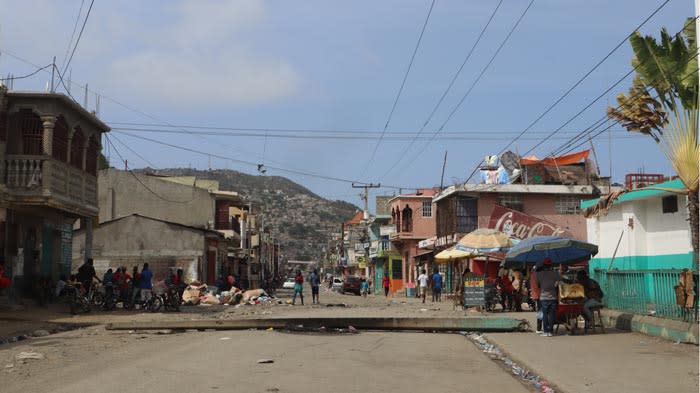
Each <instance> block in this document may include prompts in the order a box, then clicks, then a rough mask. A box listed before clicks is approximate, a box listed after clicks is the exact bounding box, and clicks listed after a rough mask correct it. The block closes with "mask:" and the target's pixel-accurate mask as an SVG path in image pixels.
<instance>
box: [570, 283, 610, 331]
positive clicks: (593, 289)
mask: <svg viewBox="0 0 700 393" xmlns="http://www.w3.org/2000/svg"><path fill="white" fill-rule="evenodd" d="M576 281H577V282H578V283H579V284H581V285H583V291H584V294H585V296H586V302H585V303H584V304H583V319H585V320H586V328H589V327H590V326H591V325H592V323H593V313H592V312H591V308H594V307H602V306H603V296H604V295H603V290H602V289H601V288H600V285H599V284H598V282H597V281H596V280H594V279H592V278H590V277H589V276H588V272H587V271H586V270H579V271H578V273H576Z"/></svg>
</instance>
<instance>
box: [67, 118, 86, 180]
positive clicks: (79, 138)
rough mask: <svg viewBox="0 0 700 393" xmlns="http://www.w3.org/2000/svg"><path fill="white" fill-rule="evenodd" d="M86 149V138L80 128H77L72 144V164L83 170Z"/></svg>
mask: <svg viewBox="0 0 700 393" xmlns="http://www.w3.org/2000/svg"><path fill="white" fill-rule="evenodd" d="M84 147H85V136H84V135H83V131H82V130H81V129H80V127H76V128H75V132H74V133H73V140H72V142H71V144H70V164H71V165H72V166H74V167H76V168H78V169H81V170H82V169H83V148H84Z"/></svg>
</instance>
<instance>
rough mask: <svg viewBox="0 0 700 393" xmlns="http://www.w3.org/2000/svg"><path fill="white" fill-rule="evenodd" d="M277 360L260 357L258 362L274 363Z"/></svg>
mask: <svg viewBox="0 0 700 393" xmlns="http://www.w3.org/2000/svg"><path fill="white" fill-rule="evenodd" d="M274 362H275V361H274V360H272V359H259V360H258V364H268V363H274Z"/></svg>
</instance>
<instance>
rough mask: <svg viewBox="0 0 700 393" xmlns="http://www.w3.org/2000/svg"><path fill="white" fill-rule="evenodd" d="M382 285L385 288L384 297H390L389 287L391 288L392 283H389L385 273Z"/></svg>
mask: <svg viewBox="0 0 700 393" xmlns="http://www.w3.org/2000/svg"><path fill="white" fill-rule="evenodd" d="M382 285H383V286H384V297H387V296H389V287H390V286H391V281H389V276H388V275H387V274H386V273H384V278H383V279H382Z"/></svg>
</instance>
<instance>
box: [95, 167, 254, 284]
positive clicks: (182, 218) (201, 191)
mask: <svg viewBox="0 0 700 393" xmlns="http://www.w3.org/2000/svg"><path fill="white" fill-rule="evenodd" d="M99 185H100V193H99V202H100V223H103V222H111V221H114V220H117V219H119V218H122V217H125V216H131V215H134V214H136V215H139V216H143V217H149V218H152V219H157V220H161V221H164V222H168V223H176V224H180V225H184V226H187V227H193V228H200V229H207V230H215V231H218V232H219V233H220V234H221V235H222V236H221V238H219V239H213V238H212V239H211V240H210V241H211V242H212V243H216V244H212V245H210V247H211V250H210V252H208V253H207V255H206V260H205V261H204V262H203V263H204V264H205V267H204V268H203V269H199V270H198V272H200V273H201V274H203V275H202V276H199V277H197V279H199V280H204V281H206V282H209V283H213V282H214V281H215V280H216V278H217V276H218V275H220V274H226V273H228V272H229V271H231V272H232V273H234V274H236V275H237V276H238V277H239V278H241V279H244V280H245V284H246V285H247V286H250V287H257V286H258V285H259V283H260V277H259V275H260V270H261V269H260V268H259V266H258V265H259V261H258V260H254V259H253V256H252V255H251V253H250V252H243V251H242V245H241V230H242V226H241V220H243V219H245V217H246V215H244V214H242V213H241V212H243V211H247V209H248V208H249V207H248V206H247V204H246V203H245V201H244V200H243V198H241V196H240V195H238V193H236V192H233V191H222V190H219V184H218V182H216V181H213V180H200V179H196V178H195V177H192V176H189V177H188V176H182V177H177V176H174V177H168V176H158V175H154V174H143V173H134V172H131V171H120V170H117V169H114V168H110V169H106V170H103V171H100V177H99ZM243 227H244V228H247V229H248V231H247V233H248V234H250V233H255V231H253V230H252V229H251V228H249V227H248V224H246V225H244V226H243ZM118 229H119V227H118V226H110V227H108V229H107V231H116V230H118ZM114 236H117V234H116V233H114ZM248 236H249V237H250V236H251V235H248ZM149 240H150V239H149ZM251 243H253V242H251ZM163 247H164V248H163V252H164V253H166V254H167V253H168V252H169V251H168V249H167V248H165V246H163ZM250 247H251V248H254V247H255V245H254V244H251V245H250ZM147 248H148V249H157V248H158V246H157V245H156V244H151V245H148V246H147ZM123 251H124V252H127V251H128V250H123Z"/></svg>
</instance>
